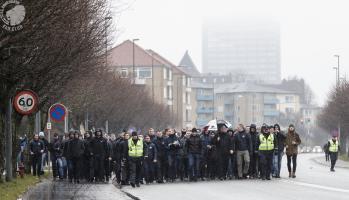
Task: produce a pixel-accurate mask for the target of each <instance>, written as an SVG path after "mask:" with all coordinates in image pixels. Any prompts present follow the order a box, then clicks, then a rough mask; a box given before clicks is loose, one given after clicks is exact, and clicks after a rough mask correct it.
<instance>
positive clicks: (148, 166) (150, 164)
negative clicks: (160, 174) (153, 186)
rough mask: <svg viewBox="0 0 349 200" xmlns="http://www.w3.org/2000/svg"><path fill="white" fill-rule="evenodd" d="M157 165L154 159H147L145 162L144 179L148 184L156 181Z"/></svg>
mask: <svg viewBox="0 0 349 200" xmlns="http://www.w3.org/2000/svg"><path fill="white" fill-rule="evenodd" d="M155 165H156V163H154V161H153V159H145V160H144V161H143V168H144V178H145V181H146V182H147V183H152V182H153V181H154V179H155Z"/></svg>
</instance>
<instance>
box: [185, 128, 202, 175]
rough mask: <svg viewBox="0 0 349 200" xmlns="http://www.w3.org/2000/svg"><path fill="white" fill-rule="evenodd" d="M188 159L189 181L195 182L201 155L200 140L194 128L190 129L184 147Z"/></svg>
mask: <svg viewBox="0 0 349 200" xmlns="http://www.w3.org/2000/svg"><path fill="white" fill-rule="evenodd" d="M185 147H186V149H187V152H188V158H189V173H188V174H189V180H190V181H195V182H196V181H197V178H198V177H200V174H199V172H200V161H201V155H202V140H201V138H200V136H199V134H198V132H197V129H196V128H193V129H192V132H191V134H190V137H189V139H188V140H187V141H186V145H185Z"/></svg>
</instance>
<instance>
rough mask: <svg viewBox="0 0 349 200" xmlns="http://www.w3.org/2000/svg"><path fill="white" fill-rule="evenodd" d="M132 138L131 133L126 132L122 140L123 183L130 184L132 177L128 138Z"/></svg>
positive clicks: (120, 146) (120, 145)
mask: <svg viewBox="0 0 349 200" xmlns="http://www.w3.org/2000/svg"><path fill="white" fill-rule="evenodd" d="M129 138H130V134H129V133H127V132H125V133H124V134H123V139H122V141H120V144H119V148H120V156H121V173H120V175H121V185H129V179H130V167H129V162H128V152H127V149H128V140H129Z"/></svg>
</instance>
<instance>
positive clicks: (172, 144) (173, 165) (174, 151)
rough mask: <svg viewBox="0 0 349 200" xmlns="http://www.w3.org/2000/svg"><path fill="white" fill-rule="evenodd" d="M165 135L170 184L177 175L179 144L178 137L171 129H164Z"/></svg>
mask: <svg viewBox="0 0 349 200" xmlns="http://www.w3.org/2000/svg"><path fill="white" fill-rule="evenodd" d="M165 133H166V134H167V135H168V138H166V140H165V147H166V152H167V163H168V177H169V178H170V181H171V182H174V181H175V179H176V175H177V156H178V153H179V149H180V148H181V144H180V142H179V139H178V137H177V136H176V134H175V132H174V131H173V130H172V129H165Z"/></svg>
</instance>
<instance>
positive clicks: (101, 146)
mask: <svg viewBox="0 0 349 200" xmlns="http://www.w3.org/2000/svg"><path fill="white" fill-rule="evenodd" d="M91 150H92V154H93V156H94V157H96V156H97V157H102V158H105V157H106V156H108V144H107V140H106V139H104V138H103V137H95V138H93V140H92V141H91Z"/></svg>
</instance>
